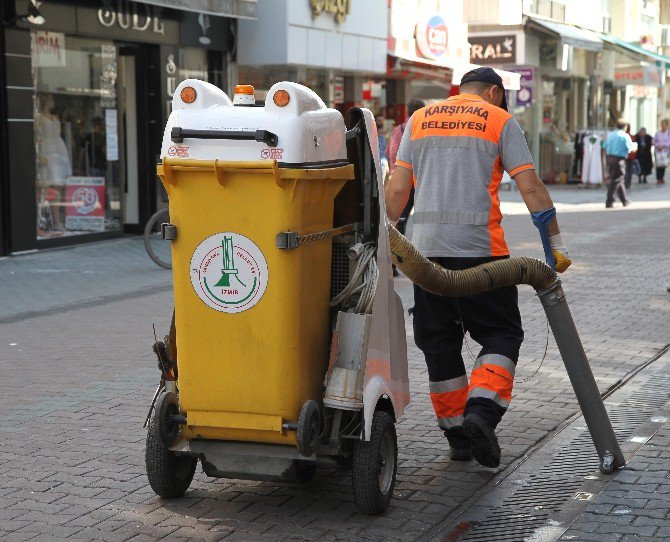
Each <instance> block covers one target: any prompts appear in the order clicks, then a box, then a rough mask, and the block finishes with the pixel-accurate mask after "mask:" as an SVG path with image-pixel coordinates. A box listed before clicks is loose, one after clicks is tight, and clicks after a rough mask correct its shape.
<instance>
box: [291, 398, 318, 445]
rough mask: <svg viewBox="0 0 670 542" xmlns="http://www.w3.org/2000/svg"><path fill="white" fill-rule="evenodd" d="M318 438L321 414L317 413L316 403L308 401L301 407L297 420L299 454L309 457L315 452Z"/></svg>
mask: <svg viewBox="0 0 670 542" xmlns="http://www.w3.org/2000/svg"><path fill="white" fill-rule="evenodd" d="M320 436H321V414H320V413H319V405H318V404H317V402H316V401H314V400H313V399H310V400H309V401H305V404H304V405H302V409H301V410H300V417H299V418H298V431H297V435H296V441H297V444H298V451H299V452H300V454H301V455H302V456H304V457H310V456H311V455H312V454H313V453H314V452H316V447H317V446H318V445H319V437H320Z"/></svg>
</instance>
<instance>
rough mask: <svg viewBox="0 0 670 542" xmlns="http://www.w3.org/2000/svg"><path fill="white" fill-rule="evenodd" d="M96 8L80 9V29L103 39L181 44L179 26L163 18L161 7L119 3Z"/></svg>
mask: <svg viewBox="0 0 670 542" xmlns="http://www.w3.org/2000/svg"><path fill="white" fill-rule="evenodd" d="M98 6H99V7H95V6H88V5H87V6H77V28H78V30H79V32H81V33H83V34H95V35H96V36H98V37H101V38H112V39H120V40H131V41H133V40H137V41H141V42H148V43H162V44H172V43H174V44H176V43H179V23H178V22H177V20H176V19H175V18H174V17H173V18H167V17H163V16H162V14H161V10H160V8H156V7H154V6H150V5H147V4H142V3H139V2H129V1H127V0H117V1H116V2H112V1H111V0H110V1H108V2H105V3H104V4H103V2H102V1H101V2H100V3H99V4H98Z"/></svg>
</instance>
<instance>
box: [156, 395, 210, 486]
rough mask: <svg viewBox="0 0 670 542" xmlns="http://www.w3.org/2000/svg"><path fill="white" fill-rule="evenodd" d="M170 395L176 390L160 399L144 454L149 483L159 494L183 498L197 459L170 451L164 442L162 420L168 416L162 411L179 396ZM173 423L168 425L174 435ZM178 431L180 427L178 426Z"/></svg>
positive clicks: (169, 432)
mask: <svg viewBox="0 0 670 542" xmlns="http://www.w3.org/2000/svg"><path fill="white" fill-rule="evenodd" d="M170 396H174V393H171V392H168V393H164V394H162V395H161V396H160V397H159V398H158V404H157V405H156V408H155V410H154V415H153V416H152V418H151V421H150V422H149V430H148V432H147V443H146V451H145V454H144V461H145V465H146V470H147V478H149V485H150V486H151V489H153V490H154V492H155V493H156V495H158V496H160V497H163V498H166V499H174V498H177V497H181V496H182V495H184V493H186V490H187V489H188V487H189V486H190V485H191V481H192V480H193V476H194V475H195V467H196V465H197V464H198V459H197V458H195V457H189V456H185V455H177V454H176V453H174V452H172V451H170V449H169V448H168V446H167V445H166V444H165V440H164V435H163V434H162V433H163V432H164V431H166V429H165V428H164V429H163V430H161V426H164V425H165V424H164V423H163V422H165V418H164V417H161V413H165V412H166V411H171V410H172V408H168V406H169V405H172V404H173V403H172V401H173V400H176V396H174V399H173V397H170ZM166 405H168V406H166ZM170 425H172V424H168V429H167V431H168V433H167V434H168V435H170V434H172V430H173V429H172V427H170ZM178 431H179V426H177V432H178ZM175 437H176V435H175Z"/></svg>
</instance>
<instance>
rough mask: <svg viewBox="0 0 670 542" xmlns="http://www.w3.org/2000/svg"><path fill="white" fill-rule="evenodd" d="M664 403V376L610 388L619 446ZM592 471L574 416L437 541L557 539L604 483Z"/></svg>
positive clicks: (667, 395) (587, 442)
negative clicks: (612, 391)
mask: <svg viewBox="0 0 670 542" xmlns="http://www.w3.org/2000/svg"><path fill="white" fill-rule="evenodd" d="M669 399H670V374H664V373H660V374H659V373H655V374H654V373H650V374H646V373H639V374H638V375H636V376H635V377H634V379H633V380H631V381H630V382H628V383H626V385H625V386H623V387H621V388H619V389H618V390H616V391H615V392H614V393H613V394H612V395H611V396H610V397H609V398H608V402H607V403H606V407H607V411H608V413H609V416H610V421H611V422H612V427H613V428H614V431H615V433H616V435H617V439H618V440H619V442H625V441H629V440H630V438H631V436H633V435H635V434H636V432H638V431H639V430H640V428H641V427H645V428H646V430H647V432H648V431H649V424H650V423H651V419H652V417H654V416H655V415H656V414H657V413H658V411H659V410H660V409H662V408H663V407H664V406H665V405H666V404H667V402H668V400H669ZM637 434H639V433H637ZM629 444H630V443H629ZM598 467H599V460H598V456H597V455H596V453H595V451H594V447H593V441H592V440H591V435H590V434H589V432H588V430H587V428H586V427H585V423H584V420H583V418H581V417H580V418H578V419H577V420H575V421H574V422H572V423H571V424H570V425H569V426H568V427H566V428H565V429H563V430H562V431H561V432H560V433H558V434H557V435H556V436H555V437H554V438H552V439H551V440H550V441H548V442H547V443H546V444H545V445H544V446H543V447H542V448H540V449H539V450H538V451H536V452H535V453H534V454H533V455H531V456H530V457H529V458H528V460H526V461H525V462H524V463H522V464H521V465H520V466H519V467H518V468H517V469H516V470H515V471H513V472H512V473H511V474H510V475H509V476H508V477H507V478H505V479H504V480H503V481H501V482H500V483H498V484H497V485H496V486H495V487H494V488H493V489H492V490H491V491H489V492H488V493H486V494H485V495H484V496H483V497H482V498H481V500H480V501H479V502H478V503H476V504H475V505H473V506H472V508H470V509H469V510H468V511H466V512H465V513H464V514H462V515H461V517H460V522H459V523H458V524H457V525H455V526H452V528H451V529H447V530H446V532H448V533H449V534H448V535H447V537H446V538H439V540H443V541H444V542H451V541H454V542H456V541H457V542H484V541H486V542H489V541H491V540H496V541H500V542H518V541H524V540H525V541H531V540H533V541H534V540H542V541H543V542H549V541H551V540H557V539H558V537H559V536H560V535H561V534H562V533H563V532H564V530H565V528H567V525H569V524H570V523H571V521H572V519H574V517H576V516H577V514H578V513H579V512H580V511H581V510H582V509H583V507H584V506H585V505H586V504H587V502H588V500H590V499H591V498H592V497H593V495H595V494H597V493H599V492H600V491H601V490H602V488H603V487H604V486H605V485H606V483H607V480H608V479H607V478H601V477H600V476H599V472H598ZM442 532H443V533H444V532H445V531H442ZM442 536H444V535H442Z"/></svg>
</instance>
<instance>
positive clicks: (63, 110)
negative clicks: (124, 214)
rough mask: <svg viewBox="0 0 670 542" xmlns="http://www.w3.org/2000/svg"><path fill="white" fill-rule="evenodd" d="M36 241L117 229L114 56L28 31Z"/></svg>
mask: <svg viewBox="0 0 670 542" xmlns="http://www.w3.org/2000/svg"><path fill="white" fill-rule="evenodd" d="M31 39H32V66H33V77H34V84H35V98H34V118H35V124H34V126H35V151H36V162H37V163H36V181H35V182H36V205H37V238H38V239H50V238H54V237H64V236H75V235H80V234H88V233H94V232H103V231H110V230H119V229H120V228H121V193H120V184H121V183H120V176H119V167H118V164H119V148H118V132H117V126H118V113H117V109H116V107H117V90H116V87H117V85H116V78H117V51H116V47H115V46H114V45H113V43H111V42H104V41H98V40H88V39H80V38H71V37H69V36H65V35H64V34H61V33H55V32H44V31H33V32H32V35H31Z"/></svg>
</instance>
